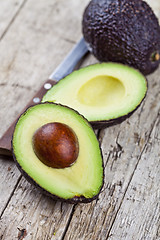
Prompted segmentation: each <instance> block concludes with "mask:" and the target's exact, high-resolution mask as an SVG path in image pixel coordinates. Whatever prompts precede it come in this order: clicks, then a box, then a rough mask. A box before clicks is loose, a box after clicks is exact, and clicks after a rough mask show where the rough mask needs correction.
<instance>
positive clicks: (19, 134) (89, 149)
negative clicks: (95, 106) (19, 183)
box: [12, 103, 103, 203]
mask: <svg viewBox="0 0 160 240" xmlns="http://www.w3.org/2000/svg"><path fill="white" fill-rule="evenodd" d="M52 148H53V149H52ZM12 149H13V156H14V160H15V162H16V163H17V166H18V168H19V169H20V171H21V172H22V173H23V175H24V176H25V177H26V178H27V179H28V180H29V181H30V182H32V183H34V184H35V185H36V186H38V187H39V188H41V189H42V190H43V192H44V193H45V194H47V195H49V196H51V197H53V198H54V199H59V200H62V201H68V202H71V203H76V202H90V201H92V200H93V199H96V198H97V196H98V194H99V193H100V190H101V188H102V185H103V160H102V154H101V149H100V147H99V142H98V140H97V138H96V135H95V133H94V131H93V129H92V127H91V126H90V124H89V123H88V121H87V120H86V119H85V118H84V117H83V116H81V115H80V114H78V113H77V112H76V111H74V110H73V109H71V108H68V107H66V106H62V105H59V104H54V103H40V104H38V105H35V106H32V107H30V108H28V109H27V110H26V111H25V112H24V113H23V114H22V115H21V116H20V118H19V120H18V122H17V124H16V127H15V130H14V134H13V139H12ZM52 155H54V156H52ZM56 158H57V159H56ZM68 159H69V161H68ZM65 161H66V162H67V164H64V163H65ZM58 162H59V163H58Z"/></svg>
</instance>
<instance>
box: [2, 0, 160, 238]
mask: <svg viewBox="0 0 160 240" xmlns="http://www.w3.org/2000/svg"><path fill="white" fill-rule="evenodd" d="M148 2H149V3H150V5H151V6H152V8H153V9H154V10H155V13H156V14H157V16H158V18H159V19H160V1H159V0H154V1H153V0H152V1H151V0H148ZM87 3H88V0H81V1H75V0H68V1H65V0H59V1H57V0H39V1H32V0H19V1H17V0H0V123H1V128H0V136H2V134H3V133H4V132H5V130H6V129H7V127H8V126H9V125H10V123H11V122H12V120H14V118H15V117H16V116H17V115H18V113H19V112H20V111H21V110H22V109H23V108H24V106H25V104H26V102H27V101H28V100H29V99H30V98H31V97H32V96H33V94H34V93H35V92H36V90H38V88H39V87H40V86H41V84H42V83H43V82H44V81H45V80H46V79H47V77H48V76H49V75H50V73H51V72H52V70H54V68H55V67H56V66H57V65H58V64H59V63H60V62H61V60H62V59H63V58H64V56H65V55H66V54H67V52H68V51H69V50H70V49H71V47H72V46H73V45H74V44H75V42H76V41H77V40H79V39H80V37H81V19H82V13H83V10H84V8H85V6H86V5H87ZM96 61H97V60H96V59H95V58H94V57H93V56H91V55H89V56H88V57H87V58H86V60H85V61H84V63H83V66H85V65H88V64H91V63H94V62H96ZM148 83H149V89H148V94H147V97H146V99H145V101H144V102H143V104H142V105H141V107H140V108H139V109H138V110H137V111H136V112H135V113H134V114H133V116H132V117H130V118H129V119H128V120H126V121H125V122H123V123H121V124H120V125H117V126H114V127H110V128H108V129H105V130H101V131H98V137H99V141H100V143H101V147H102V153H103V156H104V165H105V184H104V187H103V189H102V192H101V194H100V196H99V199H98V200H97V201H93V202H92V203H89V204H76V205H73V204H66V203H60V202H56V201H53V200H52V199H50V198H48V197H46V196H44V195H42V194H41V193H40V192H39V191H38V190H37V189H36V188H34V187H33V186H31V185H30V184H29V183H28V182H27V181H26V180H25V179H24V178H23V177H22V176H21V174H20V172H19V171H18V170H17V168H16V167H15V164H14V163H13V162H12V161H11V160H9V159H5V158H2V157H1V158H0V240H14V239H19V240H21V239H26V240H30V239H33V240H49V239H52V240H54V239H56V240H68V239H70V240H75V239H76V240H101V239H102V240H104V239H109V240H121V239H122V240H123V239H125V240H138V239H141V240H142V239H143V240H159V239H160V147H159V146H160V68H159V69H158V70H157V71H156V72H154V73H153V74H151V75H150V76H148Z"/></svg>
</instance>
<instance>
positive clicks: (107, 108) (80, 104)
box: [42, 63, 147, 123]
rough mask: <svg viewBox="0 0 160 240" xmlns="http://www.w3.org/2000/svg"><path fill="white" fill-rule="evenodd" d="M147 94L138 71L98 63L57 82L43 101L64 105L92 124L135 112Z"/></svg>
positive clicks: (144, 82)
mask: <svg viewBox="0 0 160 240" xmlns="http://www.w3.org/2000/svg"><path fill="white" fill-rule="evenodd" d="M146 91H147V82H146V79H145V77H144V76H143V75H142V74H141V73H140V72H139V71H137V70H135V69H133V68H131V67H128V66H126V65H122V64H118V63H101V64H99V63H98V64H94V65H90V66H87V67H85V68H81V69H80V70H77V71H74V72H73V73H71V74H70V75H68V76H67V77H65V78H64V79H62V80H60V81H59V82H58V83H57V84H56V85H54V86H53V87H52V88H51V89H50V90H49V91H48V92H47V93H46V95H45V96H44V97H43V99H42V102H55V103H61V104H64V105H67V106H69V107H71V108H73V109H75V110H77V111H78V112H79V113H80V114H82V115H83V116H85V118H87V119H88V121H90V122H91V123H92V122H101V121H110V120H113V121H114V120H115V121H116V120H117V119H118V118H120V117H122V116H125V115H128V114H129V113H131V112H132V111H134V110H135V109H136V108H137V107H138V106H139V105H140V103H141V102H142V100H143V98H144V97H145V94H146Z"/></svg>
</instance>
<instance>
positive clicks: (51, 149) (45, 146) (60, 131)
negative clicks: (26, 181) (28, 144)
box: [32, 122, 79, 168]
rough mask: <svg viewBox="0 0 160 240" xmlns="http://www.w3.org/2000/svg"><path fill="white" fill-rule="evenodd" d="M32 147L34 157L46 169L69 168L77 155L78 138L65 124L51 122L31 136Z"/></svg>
mask: <svg viewBox="0 0 160 240" xmlns="http://www.w3.org/2000/svg"><path fill="white" fill-rule="evenodd" d="M32 146H33V149H34V152H35V154H36V156H37V157H38V158H39V159H40V161H41V162H43V163H44V164H45V165H47V166H48V167H52V168H66V167H70V166H71V165H72V164H73V163H74V162H75V161H76V159H77V157H78V154H79V144H78V138H77V136H76V134H75V133H74V131H73V130H72V129H71V128H70V127H69V126H67V125H66V124H63V123H59V122H51V123H47V124H45V125H43V126H42V127H40V128H39V129H37V130H36V132H35V133H34V134H33V138H32Z"/></svg>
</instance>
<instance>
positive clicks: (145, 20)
mask: <svg viewBox="0 0 160 240" xmlns="http://www.w3.org/2000/svg"><path fill="white" fill-rule="evenodd" d="M82 32H83V35H84V39H85V41H86V43H87V45H88V47H89V49H90V51H91V52H92V53H93V54H94V56H95V57H96V58H97V59H98V60H99V61H101V62H107V61H111V62H120V63H123V64H127V65H129V66H132V67H134V68H136V69H139V70H140V71H141V72H142V73H143V74H144V75H147V74H150V73H152V72H153V71H154V70H155V69H157V67H158V65H159V63H160V26H159V23H158V19H157V17H156V16H155V14H154V12H153V11H152V9H151V8H150V6H149V5H148V4H147V3H146V2H145V1H142V0H139V1H137V0H121V1H119V0H92V1H91V2H90V3H89V4H88V6H87V7H86V8H85V11H84V14H83V19H82Z"/></svg>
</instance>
